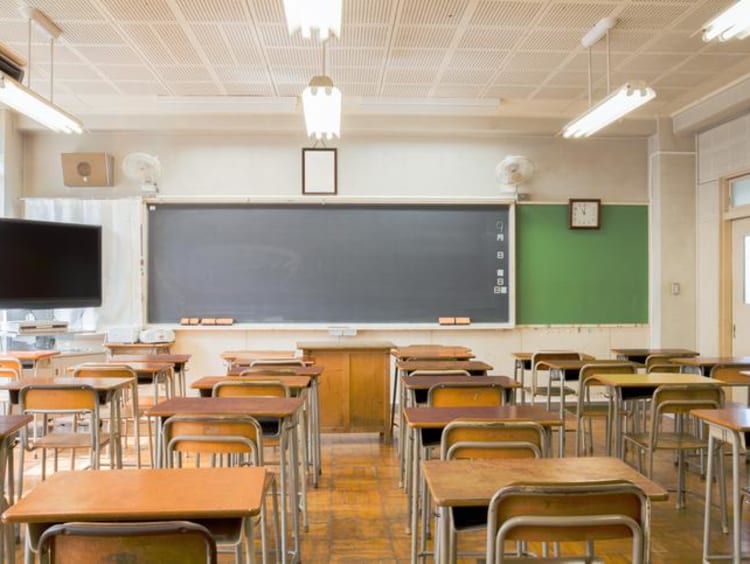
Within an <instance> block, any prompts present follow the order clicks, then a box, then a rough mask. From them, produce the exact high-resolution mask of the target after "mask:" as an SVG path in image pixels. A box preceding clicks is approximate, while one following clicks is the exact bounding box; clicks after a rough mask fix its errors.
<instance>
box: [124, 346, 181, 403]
mask: <svg viewBox="0 0 750 564" xmlns="http://www.w3.org/2000/svg"><path fill="white" fill-rule="evenodd" d="M191 357H192V355H190V354H122V355H121V354H118V355H116V356H114V357H113V358H112V359H111V362H121V361H122V362H126V363H127V362H145V363H151V362H155V363H166V364H171V365H172V366H173V367H174V372H175V376H176V377H177V382H178V389H179V390H180V395H183V396H184V395H185V392H186V389H185V372H186V371H187V366H186V365H187V363H188V361H189V360H190V358H191Z"/></svg>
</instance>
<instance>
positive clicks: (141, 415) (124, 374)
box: [73, 362, 154, 468]
mask: <svg viewBox="0 0 750 564" xmlns="http://www.w3.org/2000/svg"><path fill="white" fill-rule="evenodd" d="M73 377H74V378H131V379H132V381H133V384H132V386H131V387H130V394H129V396H127V397H123V398H121V399H122V402H121V407H120V412H121V413H123V414H124V413H125V412H126V411H130V414H129V415H127V416H125V415H123V417H122V420H123V421H124V422H125V429H124V432H123V437H125V439H126V442H127V436H128V421H132V423H133V441H134V443H135V455H136V466H137V467H138V468H140V467H141V425H140V424H141V421H142V420H145V422H146V425H147V428H148V446H149V452H150V456H151V460H153V459H154V448H153V442H154V439H153V431H152V429H151V422H150V418H149V417H148V416H146V414H145V407H142V406H140V404H139V399H138V377H137V375H136V373H135V371H134V370H133V369H132V368H130V367H129V366H127V365H124V364H97V363H93V362H92V363H84V364H79V365H78V366H76V367H75V368H74V370H73Z"/></svg>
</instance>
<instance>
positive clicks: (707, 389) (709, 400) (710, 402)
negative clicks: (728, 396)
mask: <svg viewBox="0 0 750 564" xmlns="http://www.w3.org/2000/svg"><path fill="white" fill-rule="evenodd" d="M723 405H724V390H722V389H721V387H720V386H719V385H717V384H712V383H707V384H690V385H687V384H664V385H662V386H659V387H658V388H656V390H655V391H654V395H653V400H652V403H651V410H652V413H651V415H652V425H653V426H656V425H657V424H658V419H659V418H660V417H661V416H662V415H667V414H669V415H674V414H682V413H689V412H690V410H692V409H718V408H720V407H722V406H723Z"/></svg>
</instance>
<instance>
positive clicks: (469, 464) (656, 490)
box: [422, 457, 667, 563]
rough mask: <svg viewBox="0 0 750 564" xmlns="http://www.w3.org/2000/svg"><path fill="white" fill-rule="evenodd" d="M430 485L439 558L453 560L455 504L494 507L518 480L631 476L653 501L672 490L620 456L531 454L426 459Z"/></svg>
mask: <svg viewBox="0 0 750 564" xmlns="http://www.w3.org/2000/svg"><path fill="white" fill-rule="evenodd" d="M422 470H423V472H424V476H425V480H426V481H427V486H428V488H429V490H430V494H431V495H432V499H433V500H434V502H435V505H437V507H438V508H439V511H440V519H439V530H438V532H437V534H438V535H439V541H438V547H439V548H438V554H437V555H436V556H437V559H438V562H441V563H446V562H447V561H448V551H447V550H445V548H446V547H447V546H448V538H449V518H448V509H449V508H451V507H489V504H490V500H491V499H492V496H493V495H495V492H496V491H497V490H499V489H500V488H503V487H505V486H509V485H511V484H514V483H519V482H534V483H544V482H549V483H559V482H568V483H570V482H590V481H597V480H628V481H630V482H633V483H634V484H636V485H637V486H638V487H640V488H641V489H642V490H643V491H644V492H645V494H646V495H647V496H648V497H649V499H651V500H652V501H664V500H666V499H667V492H666V490H665V489H664V488H662V487H661V486H659V485H658V484H656V483H654V482H652V481H651V480H648V479H647V478H645V477H644V476H643V475H641V474H639V473H638V472H637V471H636V470H635V469H633V468H631V467H630V466H628V465H627V464H625V463H624V462H623V461H621V460H619V459H617V458H597V457H591V458H589V457H587V458H554V459H550V458H540V459H535V458H529V459H502V460H448V461H441V460H428V461H426V462H424V463H423V464H422Z"/></svg>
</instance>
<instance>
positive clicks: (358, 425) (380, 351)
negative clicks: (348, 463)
mask: <svg viewBox="0 0 750 564" xmlns="http://www.w3.org/2000/svg"><path fill="white" fill-rule="evenodd" d="M297 348H299V349H301V350H302V352H303V355H304V358H307V359H310V358H315V364H316V365H318V366H320V367H321V368H322V369H323V372H324V374H325V378H322V379H321V382H320V386H319V393H320V398H319V402H320V426H321V429H322V430H323V431H327V432H344V433H380V434H381V435H382V436H383V437H385V436H386V434H387V432H388V413H389V409H388V398H389V393H388V392H389V389H390V382H389V375H390V374H389V372H390V356H389V355H390V351H391V349H392V348H393V343H390V342H388V341H358V340H356V339H355V340H345V341H321V342H315V341H304V342H299V343H297Z"/></svg>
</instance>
